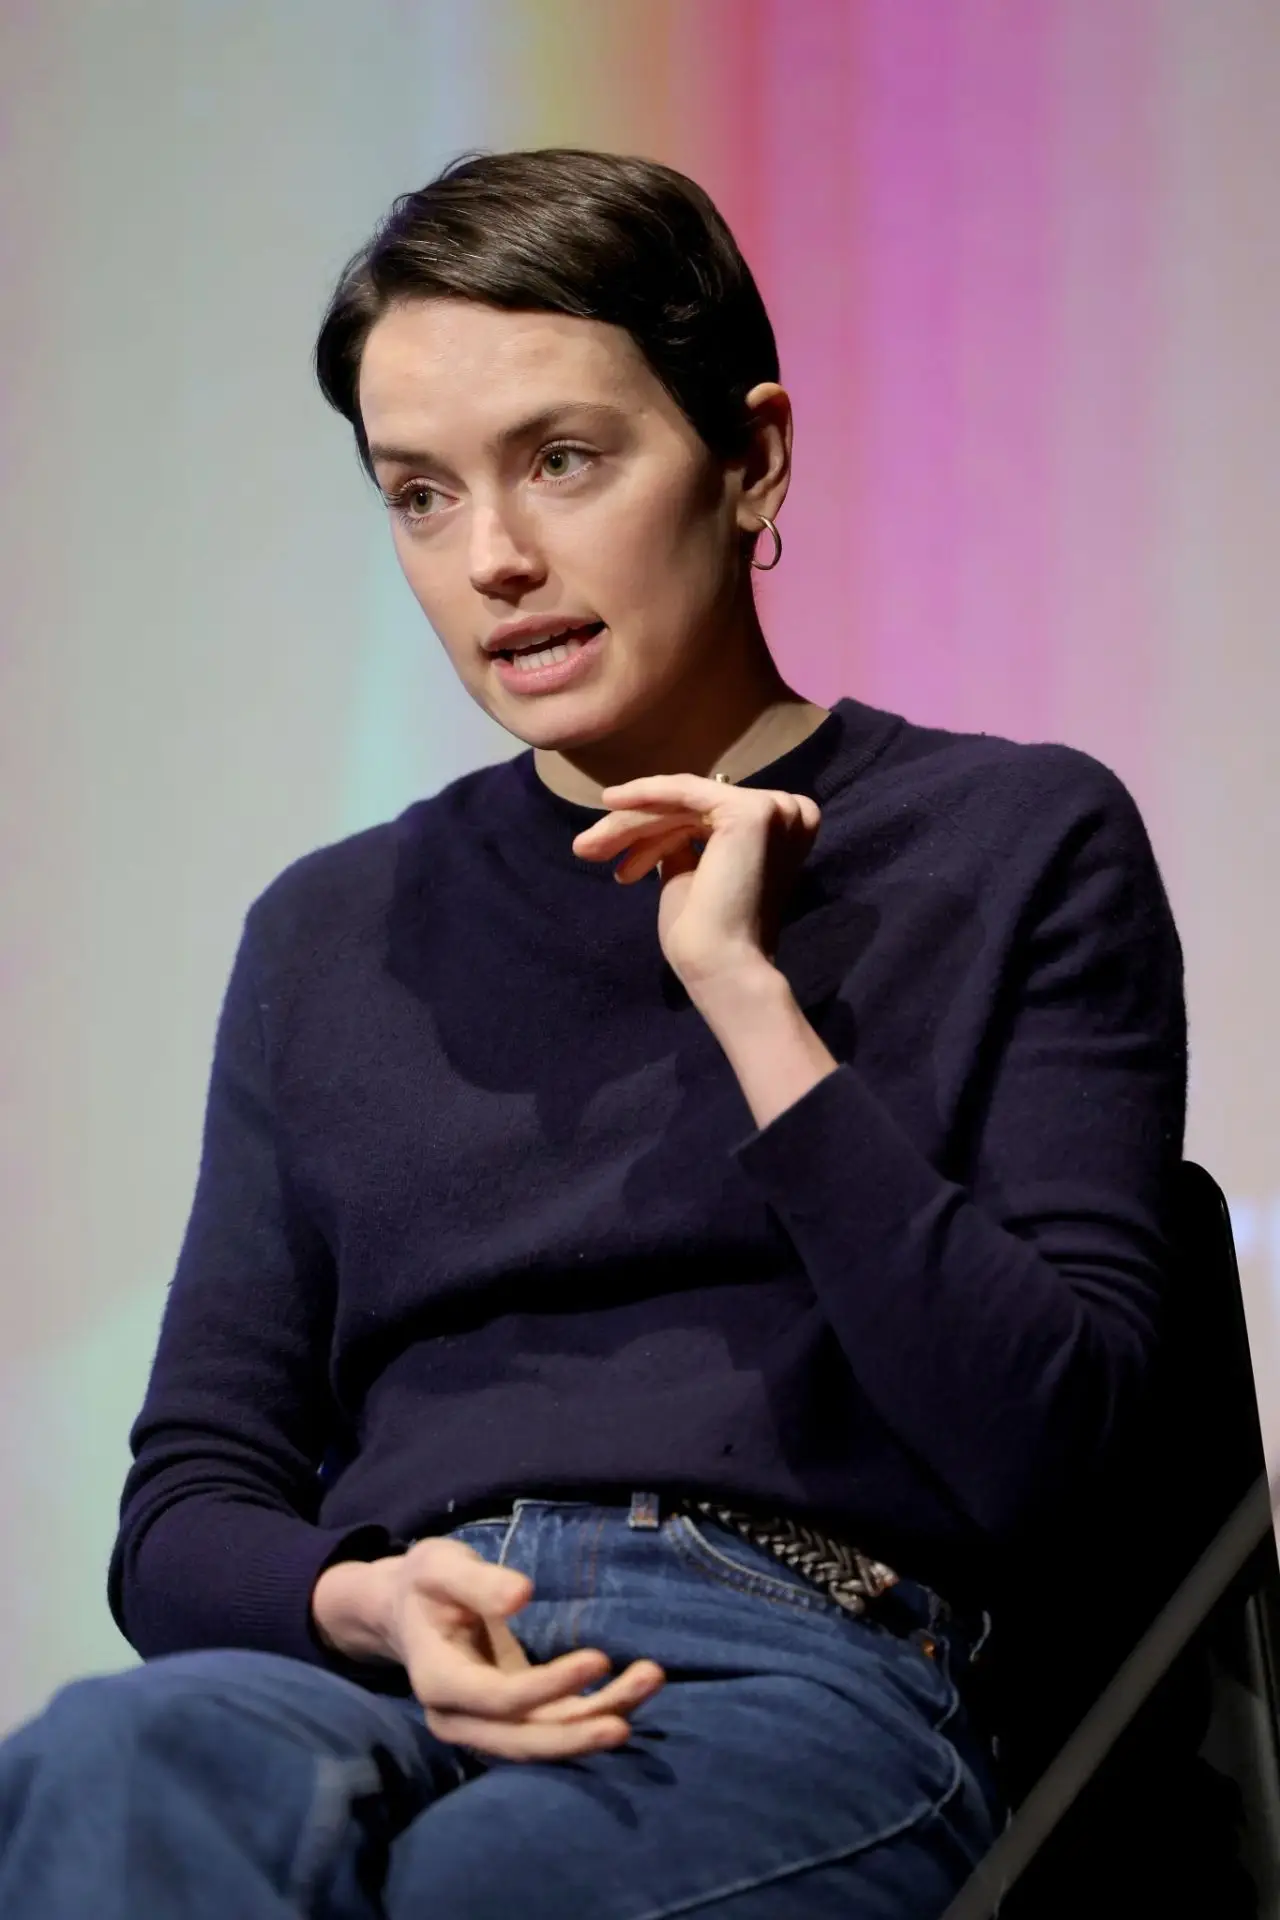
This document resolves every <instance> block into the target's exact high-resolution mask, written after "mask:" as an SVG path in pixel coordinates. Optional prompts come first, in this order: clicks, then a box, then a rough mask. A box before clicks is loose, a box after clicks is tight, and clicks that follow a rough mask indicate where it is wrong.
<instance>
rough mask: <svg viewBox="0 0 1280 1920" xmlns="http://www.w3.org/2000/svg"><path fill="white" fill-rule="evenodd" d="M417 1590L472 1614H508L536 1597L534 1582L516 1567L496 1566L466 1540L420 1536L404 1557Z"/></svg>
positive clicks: (408, 1572)
mask: <svg viewBox="0 0 1280 1920" xmlns="http://www.w3.org/2000/svg"><path fill="white" fill-rule="evenodd" d="M404 1568H405V1577H406V1579H408V1580H409V1581H410V1582H411V1583H412V1586H413V1588H414V1589H415V1591H417V1592H418V1593H421V1594H423V1595H425V1596H426V1598H428V1599H430V1600H434V1601H438V1602H440V1603H442V1604H444V1605H448V1604H450V1603H452V1604H453V1605H454V1606H456V1607H460V1608H462V1609H463V1610H464V1611H465V1612H466V1613H469V1614H482V1615H484V1616H486V1617H488V1616H490V1615H495V1614H496V1615H498V1616H500V1617H505V1616H506V1615H508V1614H511V1613H515V1612H517V1611H518V1609H519V1608H521V1607H523V1606H525V1605H527V1604H528V1602H529V1601H530V1600H531V1599H532V1598H533V1582H532V1580H530V1578H529V1576H528V1574H527V1573H518V1572H517V1571H516V1569H515V1568H514V1567H496V1566H494V1564H493V1562H492V1561H491V1560H486V1559H485V1558H484V1556H483V1554H479V1553H477V1552H476V1550H475V1548H474V1547H469V1546H467V1544H466V1543H465V1541H462V1540H450V1539H447V1538H435V1539H430V1540H419V1541H418V1542H417V1544H416V1545H415V1546H412V1547H410V1549H409V1551H408V1553H407V1554H406V1555H405V1559H404Z"/></svg>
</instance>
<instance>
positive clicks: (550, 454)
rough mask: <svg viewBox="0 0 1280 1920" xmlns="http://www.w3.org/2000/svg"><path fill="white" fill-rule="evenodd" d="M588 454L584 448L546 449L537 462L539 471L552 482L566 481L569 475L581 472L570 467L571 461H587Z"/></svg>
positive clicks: (579, 469)
mask: <svg viewBox="0 0 1280 1920" xmlns="http://www.w3.org/2000/svg"><path fill="white" fill-rule="evenodd" d="M590 458H591V456H590V454H589V453H588V452H587V451H586V449H585V448H584V447H548V448H547V450H546V452H545V453H544V454H543V455H542V457H541V459H540V460H539V462H538V466H539V469H540V470H541V471H542V472H544V473H546V474H547V475H548V477H549V478H550V479H552V480H567V479H568V478H569V476H570V474H572V473H575V472H581V468H574V467H571V466H570V465H569V464H568V463H569V462H570V461H571V460H589V459H590Z"/></svg>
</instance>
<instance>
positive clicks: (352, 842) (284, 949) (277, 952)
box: [245, 767, 499, 966]
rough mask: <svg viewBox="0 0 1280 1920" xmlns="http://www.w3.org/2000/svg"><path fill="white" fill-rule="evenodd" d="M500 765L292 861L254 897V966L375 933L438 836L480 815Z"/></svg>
mask: <svg viewBox="0 0 1280 1920" xmlns="http://www.w3.org/2000/svg"><path fill="white" fill-rule="evenodd" d="M498 772H499V768H498V767H481V768H478V769H477V770H475V771H474V772H472V773H467V774H463V775H461V776H460V777H459V778H458V779H456V780H454V781H451V782H450V784H449V785H448V786H446V787H443V788H442V789H441V791H440V792H439V793H437V794H432V795H431V796H430V797H428V798H426V799H422V800H415V801H414V802H413V803H412V804H411V805H410V806H408V807H406V808H405V809H404V811H403V813H400V814H398V815H397V816H396V818H395V819H394V820H386V821H381V822H379V823H378V824H377V825H376V826H371V827H365V828H362V829H361V830H360V831H359V832H357V833H351V834H347V835H345V836H344V837H343V838H342V839H339V840H335V841H332V842H330V843H328V844H326V845H324V846H321V847H316V848H313V849H312V850H311V851H310V852H307V853H304V854H301V855H300V856H299V857H298V858H297V859H296V860H292V861H290V863H289V864H288V866H286V867H284V868H283V869H282V870H281V871H280V872H279V873H278V874H277V875H276V876H275V878H274V879H273V880H271V881H270V882H269V884H268V885H267V886H266V887H264V888H263V889H262V891H261V892H260V893H259V894H258V895H257V896H256V897H255V898H254V899H253V900H252V902H251V903H250V905H249V908H248V910H247V912H246V914H245V939H246V944H247V945H249V946H250V947H251V948H252V949H253V952H254V954H255V957H256V959H257V960H258V962H259V964H265V965H268V966H270V965H272V964H276V965H280V964H283V965H290V964H293V963H300V964H303V965H306V964H308V963H309V964H312V965H314V964H316V963H317V962H321V961H322V960H323V959H324V957H325V956H326V955H327V954H331V953H334V952H337V951H339V950H342V949H346V948H349V947H350V946H352V945H353V944H359V943H360V942H361V941H362V940H364V939H367V938H376V937H379V936H380V935H381V934H382V933H383V932H384V931H385V928H386V924H387V919H388V915H389V914H390V912H391V910H392V906H393V903H394V901H395V899H396V897H397V894H398V893H399V892H401V891H402V890H403V888H404V887H405V885H406V879H407V876H412V877H413V879H414V880H415V881H416V880H417V879H418V878H420V877H421V876H422V875H423V874H424V873H425V872H427V871H428V870H429V868H430V865H431V847H432V845H433V843H435V844H439V843H440V841H441V838H442V836H443V837H448V838H454V837H456V836H457V835H458V834H465V833H466V832H467V830H468V828H469V826H470V825H471V824H472V823H473V822H474V821H475V820H477V819H478V818H479V817H480V816H481V815H482V813H483V796H484V793H485V790H486V788H487V785H488V783H489V782H490V780H491V779H492V778H493V776H494V775H495V774H497V773H498Z"/></svg>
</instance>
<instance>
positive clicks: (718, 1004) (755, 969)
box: [684, 952, 795, 1034]
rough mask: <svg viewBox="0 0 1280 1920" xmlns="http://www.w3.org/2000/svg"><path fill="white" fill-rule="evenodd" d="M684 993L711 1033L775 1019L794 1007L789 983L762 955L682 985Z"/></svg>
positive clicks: (755, 955) (756, 955)
mask: <svg viewBox="0 0 1280 1920" xmlns="http://www.w3.org/2000/svg"><path fill="white" fill-rule="evenodd" d="M684 987H685V991H686V993H687V994H688V995H689V998H690V1000H692V1002H693V1004H694V1006H695V1007H696V1008H697V1009H698V1012H699V1013H700V1014H701V1015H702V1017H703V1019H704V1020H705V1021H706V1023H707V1025H708V1026H709V1027H710V1028H711V1030H712V1032H713V1033H717V1034H720V1033H721V1032H724V1031H728V1030H730V1029H732V1028H734V1027H741V1026H744V1025H746V1024H748V1023H752V1022H754V1021H756V1020H758V1019H760V1018H761V1017H764V1018H767V1019H776V1018H778V1017H779V1016H780V1015H783V1014H785V1012H786V1010H787V1008H788V1007H789V1006H794V1005H795V1000H794V997H793V995H792V992H791V983H790V981H789V980H788V979H787V977H786V975H785V974H784V973H780V972H779V971H778V969H777V967H775V966H774V964H773V962H772V961H771V960H769V959H768V958H766V956H765V955H764V954H763V953H758V952H757V953H755V954H753V955H751V956H750V957H749V958H746V959H744V960H741V961H739V962H737V963H736V964H734V965H732V966H728V967H724V968H722V969H721V970H720V971H718V972H716V973H713V974H705V975H703V977H702V978H701V979H696V980H693V981H688V980H686V981H685V982H684Z"/></svg>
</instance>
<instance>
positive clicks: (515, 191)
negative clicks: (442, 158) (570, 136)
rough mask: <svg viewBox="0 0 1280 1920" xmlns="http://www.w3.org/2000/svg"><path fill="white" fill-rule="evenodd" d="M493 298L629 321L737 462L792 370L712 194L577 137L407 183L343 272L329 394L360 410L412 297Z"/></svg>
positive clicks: (365, 453) (703, 430)
mask: <svg viewBox="0 0 1280 1920" xmlns="http://www.w3.org/2000/svg"><path fill="white" fill-rule="evenodd" d="M442 298H443V299H456V300H477V301H481V302H483V303H484V304H486V305H488V306H493V307H507V308H513V309H525V310H526V311H527V310H541V311H543V312H549V313H568V314H576V315H578V316H580V317H582V318H585V319H590V320H602V321H605V322H607V323H609V324H610V325H613V326H616V327H622V328H624V329H625V330H626V332H627V333H629V334H630V335H631V338H632V339H633V340H634V341H635V343H636V345H637V347H638V348H639V349H640V351H641V353H642V354H643V355H644V357H645V359H646V360H647V361H648V363H649V365H650V367H651V368H652V369H653V371H654V373H655V374H656V375H657V377H658V379H659V380H660V381H661V382H662V384H663V386H664V387H665V388H666V390H667V392H668V393H669V394H670V395H671V397H672V399H673V400H674V401H675V402H676V405H677V406H678V407H679V408H680V409H681V411H682V412H683V413H684V415H685V417H686V419H688V421H689V422H690V424H691V425H692V426H693V427H694V428H695V429H696V431H697V432H698V433H699V434H700V435H701V436H702V439H703V440H704V441H705V442H706V444H707V445H708V447H710V448H711V450H712V451H713V452H714V453H716V454H719V455H720V456H721V457H723V458H731V457H732V456H733V455H735V454H737V453H739V452H741V451H742V449H743V446H744V444H745V438H746V426H747V413H746V409H745V407H744V406H743V400H744V397H745V395H746V394H747V393H748V392H750V390H751V388H752V387H753V386H755V385H756V384H757V382H758V381H761V380H776V379H777V378H778V349H777V345H776V343H775V341H774V336H773V328H772V326H771V325H770V323H769V316H768V314H767V313H766V312H765V308H764V302H763V301H762V300H761V298H760V292H759V289H758V288H757V286H756V283H755V281H754V280H753V279H752V277H751V269H750V268H749V267H748V266H747V263H746V261H745V260H744V259H743V257H742V254H741V252H740V251H739V248H738V244H737V242H736V241H735V239H734V237H733V235H732V233H731V232H730V231H729V228H728V226H727V225H726V223H725V221H724V219H723V218H722V216H721V215H720V213H719V212H718V211H717V209H716V207H715V204H714V202H713V201H712V200H711V198H710V196H709V195H708V194H706V193H704V191H703V190H702V188H701V187H699V186H698V185H696V183H695V182H694V181H692V180H689V179H687V178H686V177H685V175H684V174H682V173H677V172H676V171H675V169H674V168H673V167H664V166H661V165H659V163H658V162H657V161H655V160H641V159H636V158H632V157H630V156H627V155H625V154H614V153H593V152H588V151H584V150H581V149H577V148H573V147H544V148H542V149H540V150H538V151H535V152H528V153H481V154H474V153H473V154H464V155H463V156H461V158H459V159H457V160H454V161H452V162H451V163H450V164H449V165H448V166H447V167H446V168H445V169H444V171H443V172H442V173H440V174H437V176H436V178H435V179H434V180H431V181H429V182H428V184H427V185H426V186H425V187H420V188H419V189H418V190H417V191H416V192H415V193H405V194H401V195H400V197H399V198H398V199H397V200H396V201H394V202H393V204H392V207H391V210H390V212H389V213H388V214H387V215H386V216H385V218H384V219H383V220H382V221H381V222H380V223H379V225H378V228H377V230H376V232H375V233H374V236H373V238H372V239H371V240H370V241H369V242H368V244H367V245H365V246H363V247H361V249H360V250H359V252H357V253H356V254H354V255H353V256H352V258H351V259H350V260H349V261H348V262H347V264H346V266H345V267H344V268H343V271H342V275H341V277H340V279H339V281H338V285H337V287H336V289H335V291H334V294H333V297H332V299H331V300H330V302H329V306H328V309H327V311H326V313H325V316H324V321H323V323H322V325H321V328H320V333H319V336H318V338H317V341H316V349H315V369H316V377H317V379H318V380H319V383H320V388H321V391H322V392H323V394H324V396H325V398H326V400H328V402H329V404H330V405H331V406H333V407H335V408H336V409H337V411H338V412H339V413H340V414H342V415H343V417H344V418H345V419H346V420H348V421H350V423H351V426H352V428H353V429H354V431H355V436H356V445H357V448H358V449H359V453H360V459H361V462H362V463H363V465H364V468H365V471H366V472H367V473H368V474H369V475H370V477H372V474H373V467H372V462H371V461H370V459H369V444H368V441H367V439H366V437H365V432H364V425H363V422H362V421H361V418H360V408H359V404H358V401H357V391H358V380H359V373H360V358H361V355H362V353H363V352H364V343H365V341H366V339H367V338H368V335H369V332H370V330H371V329H372V327H373V325H374V323H375V321H377V320H378V319H379V318H380V317H381V316H382V314H383V313H385V312H386V310H387V308H388V307H390V306H392V305H394V304H396V303H397V302H400V301H407V300H419V299H422V300H429V299H442Z"/></svg>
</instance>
